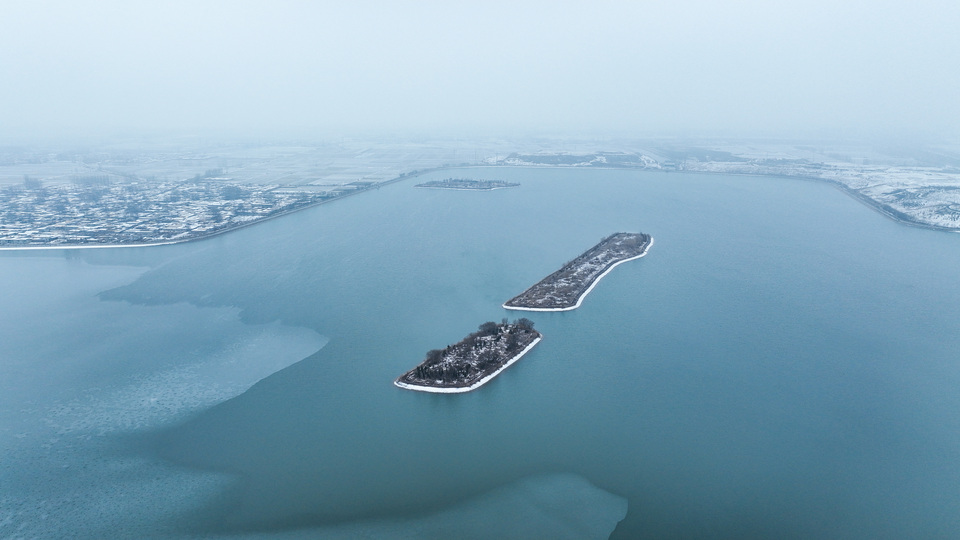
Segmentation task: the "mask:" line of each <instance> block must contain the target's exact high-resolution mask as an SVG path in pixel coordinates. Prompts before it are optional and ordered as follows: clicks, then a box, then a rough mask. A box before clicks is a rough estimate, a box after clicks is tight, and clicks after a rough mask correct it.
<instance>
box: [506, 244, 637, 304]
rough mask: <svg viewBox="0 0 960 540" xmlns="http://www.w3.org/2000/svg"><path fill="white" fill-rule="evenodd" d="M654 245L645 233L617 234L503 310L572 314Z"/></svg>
mask: <svg viewBox="0 0 960 540" xmlns="http://www.w3.org/2000/svg"><path fill="white" fill-rule="evenodd" d="M652 245H653V237H652V236H650V235H649V234H644V233H625V232H621V233H614V234H611V235H610V236H608V237H606V238H604V239H603V240H601V241H600V243H599V244H597V245H595V246H593V247H592V248H590V249H588V250H587V251H585V252H583V254H581V255H580V256H579V257H577V258H576V259H574V260H572V261H570V262H568V263H567V264H565V265H563V267H562V268H560V269H559V270H557V271H556V272H554V273H552V274H550V275H549V276H547V277H545V278H543V279H542V280H540V281H539V282H538V283H537V284H536V285H534V286H532V287H530V288H529V289H527V290H525V291H523V292H522V293H520V294H519V295H517V296H514V297H513V298H511V299H510V300H508V301H507V302H506V303H505V304H503V307H504V308H506V309H518V310H525V311H569V310H571V309H577V308H578V307H580V303H581V302H583V299H584V298H585V297H586V296H587V295H588V294H589V293H590V291H592V290H593V287H594V285H596V284H597V282H598V281H600V279H601V278H603V276H605V275H607V274H608V273H609V272H610V271H611V270H613V267H615V266H617V265H618V264H621V263H625V262H627V261H632V260H634V259H639V258H640V257H643V256H644V255H646V254H647V250H649V249H650V246H652Z"/></svg>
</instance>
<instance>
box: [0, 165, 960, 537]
mask: <svg viewBox="0 0 960 540" xmlns="http://www.w3.org/2000/svg"><path fill="white" fill-rule="evenodd" d="M455 172H456V174H455V176H457V177H473V178H480V179H491V180H505V181H509V182H518V183H520V184H521V186H520V187H518V188H511V189H503V190H495V191H489V192H471V191H449V190H425V189H414V188H413V187H412V186H413V185H414V184H415V183H420V182H423V181H427V180H439V179H443V178H446V177H448V176H450V173H449V172H448V173H443V172H434V173H430V174H426V175H423V176H421V177H420V178H411V179H408V180H404V181H402V182H398V183H395V184H391V185H389V186H386V187H383V188H381V189H379V190H376V191H372V192H368V193H365V194H362V195H358V196H356V197H349V198H347V199H343V200H339V201H336V202H334V203H331V204H326V205H322V206H319V207H315V208H312V209H309V210H305V211H303V212H299V213H296V214H293V215H290V216H286V217H283V218H281V219H277V220H272V221H269V222H265V223H262V224H260V225H257V226H254V227H249V228H246V229H242V230H239V231H236V232H233V233H230V234H226V235H222V236H219V237H215V238H212V239H208V240H204V241H199V242H193V243H187V244H180V245H173V246H158V247H151V248H124V249H99V250H60V251H49V252H42V253H38V252H9V251H8V252H0V287H2V288H3V293H2V296H0V445H2V446H0V452H2V457H0V486H2V487H0V537H18V536H23V537H62V536H73V537H82V538H98V537H132V538H133V537H143V536H152V537H170V538H190V537H216V536H224V537H226V536H230V537H240V538H301V537H302V538H317V537H321V538H356V537H363V536H366V537H375V538H454V537H456V538H510V537H514V538H530V537H538V536H539V537H550V538H606V537H608V536H610V537H612V538H644V537H646V538H665V537H677V538H681V537H682V538H688V537H697V538H810V537H834V538H836V537H843V538H863V539H867V538H870V539H874V538H904V537H917V538H920V537H922V538H956V537H957V536H958V535H960V393H958V392H957V391H956V389H957V388H958V387H960V279H958V275H960V274H958V268H960V235H957V234H952V233H945V232H937V231H931V230H926V229H921V228H915V227H909V226H905V225H902V224H899V223H896V222H894V221H892V220H890V219H887V218H885V217H883V216H882V215H880V214H879V213H877V212H875V211H873V210H871V209H870V208H868V207H867V206H865V205H863V204H861V203H859V202H857V201H855V200H854V199H852V198H851V197H848V196H846V195H844V194H843V193H841V192H840V191H837V190H836V189H834V188H832V187H830V186H828V185H827V184H823V183H818V182H812V181H804V180H791V179H782V178H763V177H734V176H723V175H693V174H684V173H661V172H646V171H628V170H583V169H546V168H545V169H533V168H499V167H498V168H477V169H459V170H457V171H455ZM616 231H630V232H645V233H649V234H651V235H652V236H653V237H654V239H655V244H654V246H653V247H652V248H651V250H650V252H649V254H648V255H647V256H646V257H644V258H642V259H639V260H637V261H632V262H628V263H625V264H623V265H620V266H618V267H617V268H616V269H615V270H614V271H612V272H611V273H610V274H609V275H608V276H606V277H605V278H603V280H602V281H601V282H600V283H599V284H598V285H597V287H595V288H594V290H593V291H592V292H591V293H590V295H589V296H588V297H587V298H586V299H585V300H584V302H583V305H582V306H581V307H580V308H579V309H577V310H574V311H571V312H562V313H530V312H516V311H508V310H504V309H502V307H501V304H502V303H503V302H504V301H506V300H508V299H509V298H511V297H513V296H515V295H516V294H518V293H519V292H521V291H523V290H524V289H526V288H527V287H529V286H530V285H532V284H533V283H535V282H537V281H538V280H540V279H541V278H543V277H544V276H546V275H547V274H549V273H551V272H553V271H554V270H556V269H557V268H559V267H560V266H562V265H563V264H564V263H565V262H567V261H568V260H570V259H572V258H574V257H575V256H577V255H579V254H580V253H581V252H583V251H584V250H586V249H587V248H589V247H590V246H592V245H594V244H595V243H597V242H598V241H599V240H600V239H601V238H602V237H604V236H606V235H608V234H610V233H613V232H616ZM521 316H525V317H528V318H530V319H532V320H533V321H534V322H535V324H536V328H537V329H538V330H539V331H540V332H542V333H543V336H544V339H543V341H542V342H541V343H540V344H539V345H538V346H537V348H535V349H534V350H533V351H532V352H530V353H529V354H527V355H526V356H525V357H524V358H523V359H522V360H521V361H520V362H518V363H517V364H515V365H514V366H512V367H510V368H509V369H508V370H506V371H505V372H503V373H502V374H501V375H500V376H498V377H497V378H496V379H495V380H493V381H491V382H490V383H488V384H486V385H485V386H483V387H482V388H480V389H479V390H477V391H475V392H471V393H468V394H460V395H437V394H424V393H418V392H410V391H405V390H401V389H398V388H396V387H394V386H393V384H392V381H393V380H394V379H395V378H396V377H397V376H398V375H400V374H402V373H403V372H405V371H407V370H409V369H411V368H412V367H413V366H415V365H416V364H417V363H419V362H420V361H421V360H422V359H423V357H424V354H425V352H426V351H427V350H429V349H434V348H441V347H443V346H445V345H447V344H451V343H454V342H456V341H458V340H459V339H461V338H462V337H463V336H465V335H466V334H467V333H469V332H471V331H474V330H476V328H477V326H478V325H479V324H480V323H482V322H485V321H490V320H493V321H499V320H500V319H501V318H502V317H510V318H516V317H521Z"/></svg>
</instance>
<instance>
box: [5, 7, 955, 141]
mask: <svg viewBox="0 0 960 540" xmlns="http://www.w3.org/2000/svg"><path fill="white" fill-rule="evenodd" d="M464 4H465V3H464V2H449V1H442V2H441V1H431V0H424V1H418V2H404V1H394V2H386V1H363V0H360V1H353V2H347V1H343V0H340V1H336V2H325V1H314V2H307V1H284V0H272V1H258V2H250V1H242V0H231V1H212V0H211V1H204V0H191V1H180V0H165V1H162V2H161V1H154V2H136V1H132V0H124V1H113V0H98V1H96V2H92V1H84V0H78V1H43V0H29V1H20V0H3V2H2V3H0V135H5V136H7V137H10V136H16V135H17V134H18V133H24V134H27V133H29V134H44V133H49V134H54V135H63V134H85V133H103V132H111V131H118V130H119V131H134V132H135V131H151V130H154V131H156V130H160V131H171V132H180V133H190V132H194V131H197V132H204V131H208V132H233V133H237V134H258V133H266V132H269V133H283V132H291V133H293V132H298V133H316V134H319V135H331V134H339V133H357V132H390V133H404V132H411V133H414V132H415V133H431V132H436V133H443V134H460V135H469V134H471V133H484V134H491V135H497V134H517V133H527V134H540V135H549V134H554V135H563V134H594V135H610V136H684V135H686V136H701V135H704V136H712V135H720V136H781V137H788V136H850V137H862V136H875V135H880V136H884V135H893V136H901V137H902V136H906V137H913V136H916V137H933V138H937V137H946V138H956V137H958V136H960V99H958V97H960V69H958V66H960V3H958V2H956V0H944V1H939V0H938V1H925V0H919V1H917V2H903V1H888V0H874V1H869V2H867V1H858V0H850V1H847V0H831V1H827V0H812V1H806V2H793V1H776V0H766V1H748V0H726V1H723V2H719V1H716V0H712V1H701V0H670V1H659V0H649V1H634V2H628V1H619V2H604V1H592V2H565V1H562V0H561V1H553V2H525V1H522V0H518V1H514V2H497V1H484V2H473V3H470V4H466V5H464Z"/></svg>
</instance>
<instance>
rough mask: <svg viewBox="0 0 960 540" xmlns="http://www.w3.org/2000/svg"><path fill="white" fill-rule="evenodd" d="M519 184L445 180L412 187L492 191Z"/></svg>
mask: <svg viewBox="0 0 960 540" xmlns="http://www.w3.org/2000/svg"><path fill="white" fill-rule="evenodd" d="M519 185H520V184H513V183H510V182H504V181H503V180H473V179H470V178H447V179H446V180H433V181H431V182H424V183H422V184H417V185H415V186H413V187H418V188H432V189H456V190H465V191H491V190H494V189H504V188H511V187H517V186H519Z"/></svg>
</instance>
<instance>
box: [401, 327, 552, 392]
mask: <svg viewBox="0 0 960 540" xmlns="http://www.w3.org/2000/svg"><path fill="white" fill-rule="evenodd" d="M541 339H543V337H538V338H537V339H535V340H533V341H532V342H531V343H530V344H529V345H527V346H526V347H525V348H524V349H523V350H522V351H520V353H519V354H517V355H516V356H514V357H513V358H511V359H510V360H507V363H506V364H504V365H502V366H500V369H498V370H496V371H494V372H493V373H491V374H489V375H487V376H486V377H484V378H482V379H480V380H479V381H477V382H475V383H473V384H471V385H470V386H461V387H456V388H440V387H435V386H420V385H416V384H407V383H405V382H400V379H397V380H395V381H393V384H394V386H397V387H399V388H404V389H406V390H414V391H417V392H430V393H433V394H462V393H464V392H470V391H471V390H476V389H477V388H480V387H481V386H483V385H484V384H487V382H489V381H490V380H491V379H493V378H494V377H496V376H497V375H499V374H500V372H501V371H503V370H505V369H507V368H508V367H510V366H511V365H513V363H514V362H516V361H517V360H519V359H520V358H521V357H523V355H525V354H527V353H528V352H530V349H533V347H534V346H535V345H536V344H537V343H540V340H541Z"/></svg>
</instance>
